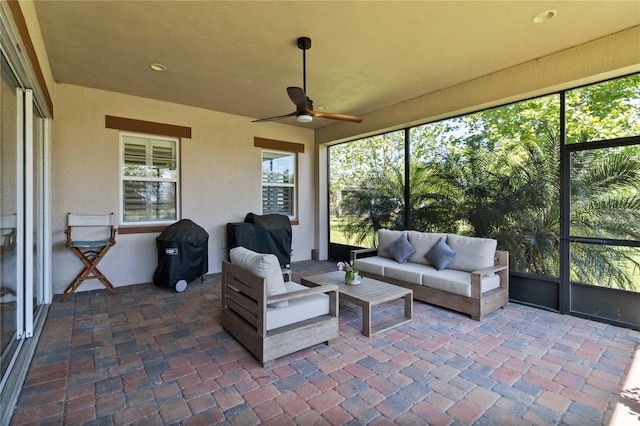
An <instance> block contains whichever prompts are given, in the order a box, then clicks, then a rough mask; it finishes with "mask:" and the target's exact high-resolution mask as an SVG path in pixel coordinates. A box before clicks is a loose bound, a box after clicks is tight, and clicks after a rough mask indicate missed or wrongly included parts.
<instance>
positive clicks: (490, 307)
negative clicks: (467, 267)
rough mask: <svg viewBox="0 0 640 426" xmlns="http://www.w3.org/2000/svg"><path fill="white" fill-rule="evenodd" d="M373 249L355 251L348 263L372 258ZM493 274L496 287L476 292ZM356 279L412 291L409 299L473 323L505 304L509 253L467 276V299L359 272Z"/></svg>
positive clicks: (506, 301)
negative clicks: (461, 315) (458, 314)
mask: <svg viewBox="0 0 640 426" xmlns="http://www.w3.org/2000/svg"><path fill="white" fill-rule="evenodd" d="M377 253H378V249H377V248H371V249H359V250H352V251H351V261H355V260H356V259H357V258H363V257H370V256H375V255H377ZM489 274H496V275H498V276H499V277H500V287H498V288H496V289H493V290H490V291H487V292H485V293H482V292H481V291H480V289H481V287H480V284H481V280H482V276H483V275H489ZM360 275H362V276H366V277H369V278H373V279H376V280H379V281H384V282H387V283H389V284H394V285H398V286H400V287H405V288H410V289H411V290H413V298H414V299H417V300H420V301H422V302H427V303H430V304H432V305H437V306H441V307H443V308H447V309H451V310H454V311H457V312H462V313H465V314H468V315H469V316H471V318H472V319H474V320H476V321H480V320H482V318H484V316H485V315H487V314H488V313H490V312H493V311H495V310H496V309H498V308H502V307H504V306H506V305H507V303H509V252H508V251H502V250H496V256H495V264H494V266H490V267H488V268H484V269H480V270H478V271H474V272H471V297H467V296H461V295H459V294H455V293H449V292H447V291H443V290H439V289H436V288H431V287H427V286H423V285H417V284H412V283H408V282H405V281H401V280H398V279H395V278H389V277H383V276H381V275H378V274H372V273H368V272H362V271H360Z"/></svg>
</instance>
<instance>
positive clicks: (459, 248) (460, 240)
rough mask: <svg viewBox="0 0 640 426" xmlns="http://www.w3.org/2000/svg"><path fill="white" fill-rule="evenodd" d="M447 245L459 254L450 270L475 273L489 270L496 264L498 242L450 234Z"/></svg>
mask: <svg viewBox="0 0 640 426" xmlns="http://www.w3.org/2000/svg"><path fill="white" fill-rule="evenodd" d="M447 244H449V246H450V247H451V248H452V249H453V250H455V252H456V253H457V256H456V257H455V258H454V259H453V260H452V261H451V263H450V264H449V266H448V268H449V269H457V270H459V271H466V272H473V271H477V270H479V269H483V268H489V267H491V266H493V265H494V263H495V262H494V258H495V255H496V246H497V245H498V241H496V240H494V239H491V238H475V237H463V236H461V235H455V234H448V235H447Z"/></svg>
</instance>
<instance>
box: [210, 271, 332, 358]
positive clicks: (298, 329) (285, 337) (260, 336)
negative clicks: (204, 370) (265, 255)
mask: <svg viewBox="0 0 640 426" xmlns="http://www.w3.org/2000/svg"><path fill="white" fill-rule="evenodd" d="M320 293H326V294H328V295H329V300H330V305H329V306H330V307H329V314H328V315H322V316H319V317H316V318H311V319H308V320H304V321H300V322H297V323H294V324H290V325H287V326H284V327H279V328H276V329H272V330H269V331H267V321H266V319H267V304H268V303H274V302H279V301H284V300H293V299H296V298H301V297H306V296H309V295H313V294H320ZM338 297H339V296H338V286H336V285H327V286H321V287H313V288H309V289H305V290H299V291H293V292H290V293H284V294H280V295H277V296H269V297H268V296H267V280H266V279H264V278H260V277H258V276H255V275H253V274H251V272H249V271H247V270H246V269H243V268H241V267H240V266H238V265H233V264H232V263H230V262H227V261H222V317H221V322H222V327H223V328H224V329H225V330H226V331H228V332H229V333H230V334H231V335H232V336H233V337H235V338H236V339H237V340H238V341H239V342H240V343H242V345H243V346H244V347H246V348H247V349H248V350H249V352H251V353H252V354H253V355H254V356H255V357H256V358H257V359H258V361H259V362H260V364H261V365H262V366H265V365H266V364H269V363H271V362H272V361H274V360H275V359H277V358H280V357H281V356H284V355H289V354H292V353H294V352H297V351H299V350H301V349H305V348H308V347H311V346H315V345H317V344H320V343H327V344H328V343H329V341H330V340H332V339H335V338H337V337H338ZM285 309H286V308H285Z"/></svg>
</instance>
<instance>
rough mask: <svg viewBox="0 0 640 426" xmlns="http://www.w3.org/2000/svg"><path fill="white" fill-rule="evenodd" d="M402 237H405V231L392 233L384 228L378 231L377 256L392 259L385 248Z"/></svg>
mask: <svg viewBox="0 0 640 426" xmlns="http://www.w3.org/2000/svg"><path fill="white" fill-rule="evenodd" d="M402 235H407V231H393V230H391V229H384V228H380V229H378V256H382V257H388V258H393V256H392V255H391V253H389V250H387V248H388V247H389V246H390V245H391V244H393V243H394V242H395V241H396V240H397V239H398V238H400V236H402Z"/></svg>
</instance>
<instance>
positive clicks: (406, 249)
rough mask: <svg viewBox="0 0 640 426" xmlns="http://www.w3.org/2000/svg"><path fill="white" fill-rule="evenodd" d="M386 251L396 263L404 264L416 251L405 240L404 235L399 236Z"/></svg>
mask: <svg viewBox="0 0 640 426" xmlns="http://www.w3.org/2000/svg"><path fill="white" fill-rule="evenodd" d="M387 250H388V251H389V253H391V256H393V258H394V259H395V261H396V262H398V263H406V262H407V260H409V258H410V257H411V255H412V254H413V253H415V252H416V249H415V248H414V247H413V246H412V245H411V243H410V242H409V240H407V236H406V235H401V236H400V237H399V238H398V239H397V240H395V241H394V242H393V244H391V245H390V246H389V247H388V248H387Z"/></svg>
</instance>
